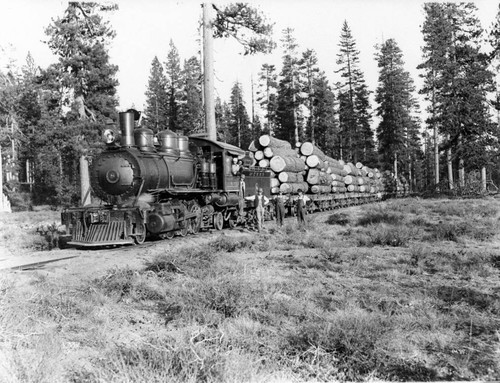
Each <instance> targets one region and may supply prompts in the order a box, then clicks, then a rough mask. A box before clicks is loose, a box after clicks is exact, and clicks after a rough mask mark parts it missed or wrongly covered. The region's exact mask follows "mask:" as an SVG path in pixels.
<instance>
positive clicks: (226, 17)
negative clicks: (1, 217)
mask: <svg viewBox="0 0 500 383" xmlns="http://www.w3.org/2000/svg"><path fill="white" fill-rule="evenodd" d="M117 8H118V6H117V5H102V4H96V3H69V4H68V8H67V9H66V11H65V12H64V14H63V15H61V16H59V17H58V18H55V19H54V20H53V22H52V23H51V24H50V25H49V26H48V27H47V29H46V35H47V44H48V45H49V47H50V48H51V50H52V52H53V53H54V54H55V55H56V56H57V57H58V61H57V62H56V63H54V64H52V65H50V66H49V67H47V68H40V67H39V66H37V65H36V63H35V62H34V61H33V59H32V58H31V56H30V55H29V54H28V57H27V60H26V64H25V65H24V66H22V67H21V68H19V67H15V66H10V67H8V68H4V69H2V71H1V72H0V145H1V151H2V158H3V163H4V181H5V182H4V192H5V193H6V194H8V195H9V197H10V198H11V202H12V204H13V206H15V207H18V208H27V207H29V206H31V205H32V204H50V205H53V206H63V205H70V204H77V203H78V200H79V198H80V185H79V183H80V170H79V169H80V166H85V165H86V160H87V159H89V158H92V156H93V155H94V154H96V153H97V152H99V151H100V150H102V148H103V144H102V143H101V134H102V131H103V130H104V129H105V128H106V127H109V126H110V125H114V124H115V123H116V120H117V112H118V110H117V106H118V101H117V92H116V87H117V85H118V81H117V79H116V74H117V71H118V69H119V67H118V66H117V65H115V64H113V63H111V62H110V59H109V54H108V49H109V46H110V44H112V41H113V38H114V36H115V32H114V30H113V27H112V25H111V24H110V23H109V22H108V21H106V14H107V13H108V12H113V11H115V10H117ZM215 9H216V11H217V25H216V28H214V35H215V37H216V38H217V37H220V38H222V37H228V36H231V35H232V36H233V37H237V38H238V37H241V34H240V35H238V34H237V29H236V27H235V25H246V26H250V27H251V28H252V30H253V31H255V32H256V34H257V35H260V36H263V37H266V38H267V39H268V40H267V42H268V43H269V45H268V46H267V48H269V47H271V46H272V45H273V44H274V45H275V46H276V48H277V49H281V52H282V65H281V67H280V68H279V67H276V66H275V65H271V64H264V65H263V66H262V68H261V70H260V72H259V76H258V78H256V79H255V83H254V84H253V86H252V89H253V91H252V93H253V94H252V103H251V105H246V103H245V101H244V100H245V98H244V97H243V96H244V95H243V91H242V86H241V84H240V83H239V82H238V81H235V83H234V85H233V87H232V90H231V95H230V99H229V100H221V99H220V98H218V99H217V100H216V125H217V137H218V139H219V140H221V141H224V142H228V143H231V144H234V145H237V146H239V147H242V148H244V149H246V148H247V147H248V145H249V143H250V142H251V141H252V140H253V139H255V138H257V137H259V136H260V135H261V134H262V133H268V134H271V135H274V136H276V137H277V138H281V139H285V140H287V141H290V142H291V143H295V142H303V141H311V142H313V143H314V144H315V145H317V146H318V147H319V148H321V149H322V150H323V151H324V152H325V153H326V154H327V155H329V156H331V157H333V158H337V159H343V160H344V161H346V162H347V161H351V162H358V161H359V162H362V163H364V164H367V165H369V166H371V167H378V168H380V169H381V170H391V171H396V170H397V172H398V174H401V175H403V176H405V177H406V178H407V179H408V180H409V181H410V183H411V187H412V190H413V191H416V192H422V191H428V190H435V189H436V187H438V188H441V189H443V188H446V187H450V185H453V183H452V181H453V180H454V179H455V180H458V182H459V183H462V182H465V179H466V178H467V176H468V175H471V174H472V175H475V174H476V173H477V172H478V171H479V170H480V169H481V168H486V170H487V174H488V177H492V179H493V181H494V182H496V184H497V185H498V184H499V183H500V182H499V181H500V174H499V172H500V171H499V158H498V153H499V148H500V144H499V137H500V129H499V121H498V115H499V112H500V92H499V84H498V83H497V81H496V75H497V73H498V68H499V58H500V14H498V15H497V17H496V22H495V24H494V26H493V27H492V28H491V30H488V31H486V30H484V29H483V28H482V26H481V24H480V22H479V20H478V18H477V16H476V12H477V9H476V7H475V5H474V4H473V3H461V4H457V3H427V4H425V5H424V6H423V9H424V13H425V22H424V24H423V25H422V30H421V32H422V34H423V36H424V42H425V44H424V46H423V47H421V48H422V60H421V64H420V65H419V73H420V76H422V77H423V80H424V86H423V88H422V89H417V88H416V87H415V85H414V80H413V79H412V78H411V75H410V73H409V72H408V71H406V70H405V69H404V55H403V52H402V51H401V49H400V48H399V46H398V42H397V40H396V39H388V40H386V41H384V43H383V44H381V45H380V46H377V47H376V50H377V53H376V55H375V60H374V61H373V62H372V63H361V62H360V60H359V53H360V52H359V50H358V48H357V46H356V38H355V36H353V34H352V33H351V30H350V28H349V24H348V22H347V21H346V22H345V23H344V24H343V26H342V27H341V33H340V36H339V39H338V53H337V60H336V62H335V63H329V66H328V68H321V67H320V66H319V64H318V59H317V55H316V52H315V51H314V50H312V49H308V48H306V49H302V48H301V47H299V46H298V44H297V42H296V40H295V38H294V30H293V28H292V27H290V28H286V29H285V30H283V31H281V35H280V36H277V32H276V31H275V32H274V34H273V32H272V29H271V28H270V25H269V24H266V22H265V20H264V18H263V17H262V15H260V14H259V13H258V12H257V11H255V10H254V9H253V8H252V7H250V6H249V5H247V4H241V3H237V4H230V5H228V6H226V8H224V9H219V8H215ZM271 39H273V40H278V42H277V43H272V41H271ZM258 42H259V41H258V40H250V44H249V45H246V48H245V49H247V51H246V53H252V51H258V50H259V49H260V50H261V51H262V49H261V48H262V47H261V46H259V45H258ZM252 43H254V44H255V45H253V46H252ZM363 65H365V66H366V65H377V67H378V70H379V78H378V85H377V87H376V89H368V86H367V85H366V82H365V79H364V73H363ZM329 72H335V73H336V74H337V75H338V76H339V78H340V81H338V82H337V83H335V84H330V83H329V81H328V79H327V75H326V73H329ZM202 84H203V70H202V65H201V61H200V58H199V57H198V56H192V57H188V58H181V57H180V56H179V53H178V51H177V48H176V46H175V37H174V38H172V39H170V43H169V45H168V50H167V52H166V53H165V56H164V57H154V58H152V63H151V68H150V77H149V81H148V84H145V85H146V107H145V109H144V111H143V119H142V124H143V126H145V127H148V128H151V129H153V130H154V131H155V132H158V131H159V130H163V129H170V130H172V131H174V132H177V133H179V134H183V135H190V134H193V133H200V132H203V131H204V129H205V127H204V105H203V96H202ZM418 94H420V95H421V97H423V98H424V99H425V100H426V102H427V104H426V105H427V106H426V107H425V108H424V110H422V108H423V106H422V105H419V101H418V100H419V97H418ZM370 95H373V99H374V101H375V103H372V102H371V101H370Z"/></svg>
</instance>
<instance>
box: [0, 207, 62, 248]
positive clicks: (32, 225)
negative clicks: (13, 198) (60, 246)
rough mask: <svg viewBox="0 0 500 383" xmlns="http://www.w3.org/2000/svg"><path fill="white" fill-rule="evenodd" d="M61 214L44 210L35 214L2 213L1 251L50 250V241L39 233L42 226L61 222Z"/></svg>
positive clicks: (0, 214) (0, 222)
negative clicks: (38, 230) (3, 249)
mask: <svg viewBox="0 0 500 383" xmlns="http://www.w3.org/2000/svg"><path fill="white" fill-rule="evenodd" d="M60 220H61V217H60V212H57V211H54V210H43V211H33V212H15V213H0V244H1V245H0V251H1V250H2V247H4V248H5V249H6V250H8V251H10V252H13V253H15V252H18V251H19V250H21V251H24V250H50V249H51V248H52V244H51V243H50V239H49V238H46V237H44V236H42V235H40V234H39V233H37V231H36V230H37V228H38V227H39V226H41V225H44V224H45V225H51V224H55V226H58V223H59V222H60Z"/></svg>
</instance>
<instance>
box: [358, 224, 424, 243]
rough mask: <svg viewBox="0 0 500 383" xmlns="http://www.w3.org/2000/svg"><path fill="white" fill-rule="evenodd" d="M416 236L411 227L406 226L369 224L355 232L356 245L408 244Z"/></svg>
mask: <svg viewBox="0 0 500 383" xmlns="http://www.w3.org/2000/svg"><path fill="white" fill-rule="evenodd" d="M415 236H416V233H415V231H414V230H413V229H411V228H408V227H406V226H388V225H384V224H381V225H371V226H369V227H368V228H366V229H365V230H363V231H360V232H358V233H357V234H356V238H357V242H358V246H377V245H379V246H394V247H401V246H406V245H408V242H409V241H410V239H412V238H413V237H415Z"/></svg>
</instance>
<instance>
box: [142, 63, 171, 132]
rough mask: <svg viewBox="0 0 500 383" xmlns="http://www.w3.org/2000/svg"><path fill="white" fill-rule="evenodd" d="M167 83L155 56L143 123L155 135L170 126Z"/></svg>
mask: <svg viewBox="0 0 500 383" xmlns="http://www.w3.org/2000/svg"><path fill="white" fill-rule="evenodd" d="M166 82H167V79H166V77H165V74H164V72H163V67H162V65H161V63H160V60H158V57H156V56H155V58H154V59H153V62H152V63H151V71H150V74H149V79H148V87H147V90H146V108H145V110H144V114H145V115H146V118H145V121H144V123H143V125H144V126H146V127H147V128H150V129H152V130H153V131H154V132H155V133H158V131H160V130H163V129H166V128H167V127H168V126H169V124H168V94H167V90H166Z"/></svg>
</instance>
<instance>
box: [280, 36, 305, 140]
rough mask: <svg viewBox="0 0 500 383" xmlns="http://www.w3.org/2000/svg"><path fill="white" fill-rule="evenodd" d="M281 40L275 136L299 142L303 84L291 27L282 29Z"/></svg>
mask: <svg viewBox="0 0 500 383" xmlns="http://www.w3.org/2000/svg"><path fill="white" fill-rule="evenodd" d="M281 42H282V46H283V50H284V55H283V67H282V70H281V73H280V81H279V86H278V109H277V112H276V116H277V121H278V127H277V129H276V137H278V138H281V139H284V140H286V141H290V142H299V141H301V139H302V137H303V130H302V120H303V116H302V114H301V111H300V109H299V106H300V105H301V103H302V98H301V90H302V88H303V85H302V81H301V77H300V68H299V57H298V53H297V42H296V40H295V38H294V37H293V29H292V28H286V29H285V30H284V31H283V38H282V40H281Z"/></svg>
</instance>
